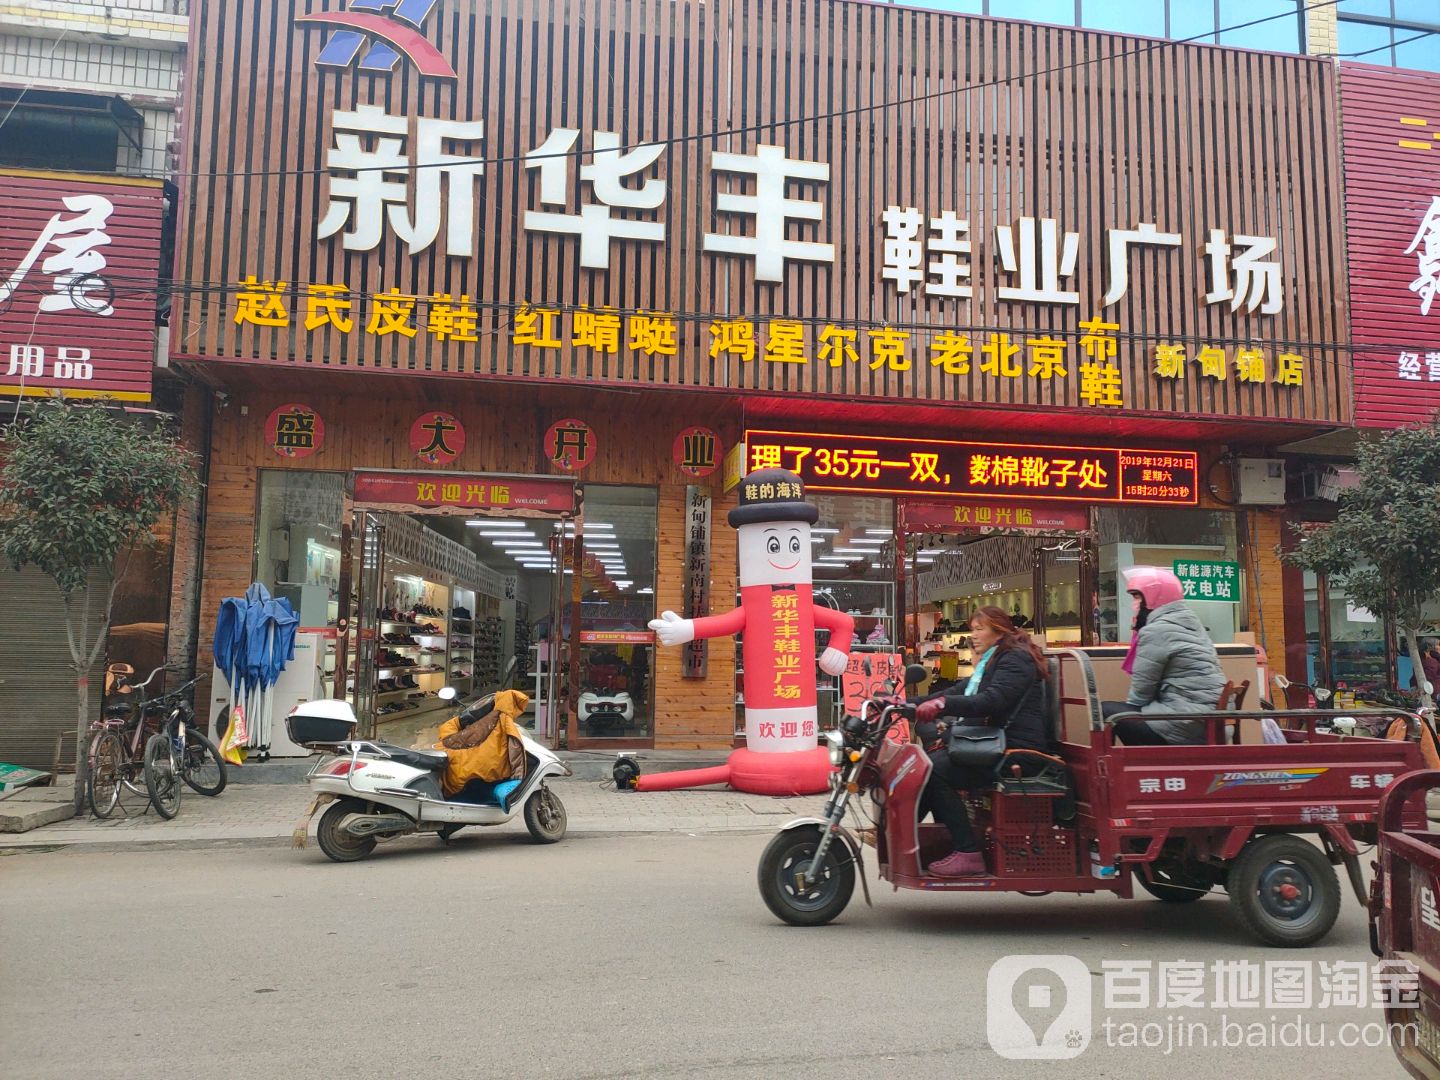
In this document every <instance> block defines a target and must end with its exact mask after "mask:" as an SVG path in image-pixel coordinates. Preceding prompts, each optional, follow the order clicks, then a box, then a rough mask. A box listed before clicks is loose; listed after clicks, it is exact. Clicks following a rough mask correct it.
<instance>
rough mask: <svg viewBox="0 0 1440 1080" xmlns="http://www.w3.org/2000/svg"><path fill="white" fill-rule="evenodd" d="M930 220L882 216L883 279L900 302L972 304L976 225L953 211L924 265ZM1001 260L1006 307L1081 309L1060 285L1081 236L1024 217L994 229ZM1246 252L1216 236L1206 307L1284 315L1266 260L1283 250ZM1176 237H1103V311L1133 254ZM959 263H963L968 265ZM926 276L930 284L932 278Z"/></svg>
mask: <svg viewBox="0 0 1440 1080" xmlns="http://www.w3.org/2000/svg"><path fill="white" fill-rule="evenodd" d="M925 221H926V218H925V216H924V215H923V214H922V213H921V211H920V210H919V209H918V208H917V207H913V206H906V207H901V206H890V207H887V208H886V210H885V212H884V213H883V214H882V215H881V222H882V223H883V224H884V226H885V242H884V247H883V256H884V264H883V266H882V268H881V271H880V277H881V278H882V279H883V280H885V281H889V282H892V283H893V284H894V287H895V291H896V292H897V293H900V294H902V295H904V294H908V293H909V292H910V291H911V289H913V288H914V287H915V286H916V285H918V284H920V283H921V282H922V281H924V282H925V293H926V295H927V296H950V297H960V298H966V297H970V296H973V295H974V285H973V281H972V270H971V264H970V262H969V255H970V254H971V244H970V222H969V220H967V219H965V218H961V217H959V216H958V215H957V214H956V213H955V211H954V210H946V211H944V212H943V213H942V214H941V215H940V216H939V217H932V218H930V219H929V224H930V236H929V250H930V253H931V254H932V255H935V254H937V253H938V254H939V255H940V258H938V259H932V260H931V261H930V262H929V264H928V266H927V264H926V262H925V247H926V244H925V240H924V239H923V238H922V234H921V229H922V226H923V225H924V224H925ZM995 242H996V255H997V257H998V259H999V263H1000V268H1001V270H1002V271H1003V272H1004V273H1005V274H1007V275H1010V279H1009V281H1008V282H1007V283H1006V284H1003V285H1000V286H998V287H997V289H996V296H997V298H998V299H1000V300H1006V301H1014V302H1019V303H1039V304H1078V303H1079V302H1080V294H1079V292H1078V291H1076V290H1074V289H1067V288H1062V287H1061V282H1062V280H1065V279H1068V278H1072V277H1074V276H1075V272H1076V266H1077V263H1078V262H1079V254H1080V234H1079V233H1078V232H1069V231H1062V230H1061V229H1060V227H1059V224H1058V223H1057V222H1056V221H1055V219H1053V218H1033V217H1022V218H1020V219H1019V221H1018V223H1017V224H1016V225H1014V226H1011V225H997V226H996V227H995ZM1234 243H1235V245H1238V246H1239V247H1240V249H1241V250H1240V251H1239V253H1238V254H1234V255H1233V256H1232V246H1231V243H1230V242H1229V241H1227V240H1226V233H1225V231H1224V230H1223V229H1212V230H1211V231H1210V241H1209V243H1208V244H1207V245H1206V247H1205V251H1206V258H1208V259H1209V260H1210V264H1211V265H1210V279H1209V291H1208V292H1207V293H1206V294H1205V302H1206V303H1207V304H1219V303H1224V302H1225V301H1229V302H1230V310H1231V311H1238V310H1239V309H1240V308H1241V307H1242V306H1243V307H1244V308H1245V311H1246V313H1247V314H1249V313H1251V312H1254V311H1256V310H1257V309H1258V310H1259V311H1260V313H1261V314H1264V315H1273V314H1275V313H1276V312H1278V311H1280V310H1281V309H1282V308H1283V307H1284V294H1283V292H1282V291H1281V283H1280V263H1279V261H1278V260H1269V259H1265V258H1263V256H1266V255H1270V254H1272V253H1273V252H1274V251H1275V249H1276V247H1277V242H1276V240H1275V238H1274V237H1270V236H1236V237H1234ZM1183 244H1184V237H1183V236H1182V235H1181V234H1180V233H1178V232H1161V231H1160V229H1159V228H1158V227H1157V226H1156V224H1155V223H1154V222H1151V221H1142V222H1140V223H1138V224H1137V225H1136V226H1135V228H1133V229H1106V230H1105V262H1106V276H1105V281H1106V286H1105V295H1104V297H1103V299H1102V301H1101V306H1102V307H1110V306H1111V305H1113V304H1117V303H1119V302H1120V301H1121V300H1122V299H1124V297H1125V295H1126V293H1128V292H1129V290H1130V249H1131V248H1133V247H1138V246H1142V245H1143V246H1150V247H1172V248H1178V247H1181V246H1183ZM961 256H964V257H965V258H964V260H963V261H962V259H961ZM927 270H928V276H927V274H926V271H927Z"/></svg>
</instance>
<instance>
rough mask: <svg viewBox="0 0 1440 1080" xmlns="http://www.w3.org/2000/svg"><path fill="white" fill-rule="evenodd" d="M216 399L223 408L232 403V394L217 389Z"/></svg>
mask: <svg viewBox="0 0 1440 1080" xmlns="http://www.w3.org/2000/svg"><path fill="white" fill-rule="evenodd" d="M215 401H216V402H217V403H218V404H219V406H220V408H222V409H223V408H225V407H226V406H227V405H229V404H230V395H229V394H227V393H226V392H225V391H224V390H216V391H215Z"/></svg>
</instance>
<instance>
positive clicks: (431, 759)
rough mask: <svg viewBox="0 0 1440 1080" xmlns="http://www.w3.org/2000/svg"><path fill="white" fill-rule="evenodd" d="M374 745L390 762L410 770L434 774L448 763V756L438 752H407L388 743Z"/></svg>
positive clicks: (401, 747)
mask: <svg viewBox="0 0 1440 1080" xmlns="http://www.w3.org/2000/svg"><path fill="white" fill-rule="evenodd" d="M376 745H377V746H379V747H380V749H381V750H384V751H385V753H386V754H388V755H389V756H390V759H391V760H392V761H398V762H399V763H400V764H401V765H409V766H410V767H411V768H412V769H429V770H431V771H432V772H435V771H438V770H440V769H443V768H445V766H446V765H447V764H449V762H450V757H449V755H448V754H446V753H444V752H443V751H439V750H407V749H406V748H405V747H403V746H392V745H390V744H389V743H377V744H376Z"/></svg>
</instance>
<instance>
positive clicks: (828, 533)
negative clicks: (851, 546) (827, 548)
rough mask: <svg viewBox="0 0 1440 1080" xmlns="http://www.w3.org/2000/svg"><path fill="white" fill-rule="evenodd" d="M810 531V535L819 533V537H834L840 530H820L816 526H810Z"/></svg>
mask: <svg viewBox="0 0 1440 1080" xmlns="http://www.w3.org/2000/svg"><path fill="white" fill-rule="evenodd" d="M810 531H811V532H812V533H819V534H820V535H821V536H834V535H835V534H836V533H838V532H839V531H840V530H839V529H821V528H818V527H817V526H814V525H812V526H811V527H810Z"/></svg>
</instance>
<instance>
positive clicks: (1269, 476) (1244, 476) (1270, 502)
mask: <svg viewBox="0 0 1440 1080" xmlns="http://www.w3.org/2000/svg"><path fill="white" fill-rule="evenodd" d="M1235 465H1236V485H1237V488H1238V495H1239V498H1238V500H1237V501H1238V502H1239V503H1240V505H1241V506H1284V505H1285V461H1284V459H1283V458H1239V459H1238V460H1237V461H1236V463H1235Z"/></svg>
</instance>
